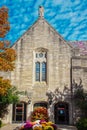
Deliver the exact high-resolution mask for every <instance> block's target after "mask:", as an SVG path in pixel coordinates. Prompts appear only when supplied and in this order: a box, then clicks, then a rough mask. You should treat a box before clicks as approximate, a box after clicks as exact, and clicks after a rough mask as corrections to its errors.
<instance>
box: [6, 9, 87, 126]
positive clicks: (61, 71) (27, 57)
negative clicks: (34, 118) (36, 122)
mask: <svg viewBox="0 0 87 130" xmlns="http://www.w3.org/2000/svg"><path fill="white" fill-rule="evenodd" d="M13 48H14V49H16V52H17V59H16V62H15V70H14V71H13V72H11V73H10V74H7V75H9V78H10V79H11V81H12V84H13V85H15V86H17V87H18V90H22V91H25V93H26V95H21V96H20V103H18V104H12V105H10V106H9V110H10V111H9V115H7V117H6V118H5V119H6V122H10V123H12V122H23V121H25V120H27V119H28V117H29V114H30V113H31V111H32V110H33V108H34V107H36V106H45V107H47V108H48V112H49V116H50V119H51V120H52V121H54V122H55V123H57V124H58V123H59V124H73V113H74V112H73V107H72V102H71V96H70V95H71V84H72V79H73V78H74V79H75V80H76V81H79V78H81V79H82V81H83V86H85V87H86V84H87V57H86V55H82V53H81V50H80V49H79V48H75V47H73V46H72V44H71V43H68V42H67V41H65V40H64V39H63V38H62V36H61V35H60V34H59V33H58V32H56V30H55V29H54V28H53V27H52V26H51V25H50V24H49V23H48V22H47V21H46V20H45V18H44V9H43V7H40V8H39V17H38V19H37V21H36V22H35V23H34V24H33V25H32V26H31V27H30V28H29V29H28V30H27V31H26V32H25V33H24V34H23V36H22V37H20V39H18V41H17V42H16V43H15V44H14V45H13ZM7 73H9V72H7ZM65 86H67V88H68V89H67V90H68V92H67V91H64V87H65ZM85 89H86V88H85ZM50 92H55V95H51V96H52V101H48V97H49V93H50ZM64 92H65V96H64V95H63V94H64ZM52 94H53V93H52Z"/></svg>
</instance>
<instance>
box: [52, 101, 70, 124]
mask: <svg viewBox="0 0 87 130" xmlns="http://www.w3.org/2000/svg"><path fill="white" fill-rule="evenodd" d="M54 117H55V123H56V124H69V104H68V103H66V102H58V103H56V104H55V106H54Z"/></svg>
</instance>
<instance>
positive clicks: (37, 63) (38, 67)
mask: <svg viewBox="0 0 87 130" xmlns="http://www.w3.org/2000/svg"><path fill="white" fill-rule="evenodd" d="M35 73H36V81H40V63H39V62H36V71H35Z"/></svg>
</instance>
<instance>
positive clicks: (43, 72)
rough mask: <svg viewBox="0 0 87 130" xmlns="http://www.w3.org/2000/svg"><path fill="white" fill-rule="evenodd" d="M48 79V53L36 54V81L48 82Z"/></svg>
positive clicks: (40, 52) (39, 52)
mask: <svg viewBox="0 0 87 130" xmlns="http://www.w3.org/2000/svg"><path fill="white" fill-rule="evenodd" d="M46 78H47V52H45V51H38V52H36V53H35V81H39V82H46V81H47V80H46Z"/></svg>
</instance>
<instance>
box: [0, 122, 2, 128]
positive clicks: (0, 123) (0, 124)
mask: <svg viewBox="0 0 87 130" xmlns="http://www.w3.org/2000/svg"><path fill="white" fill-rule="evenodd" d="M1 126H2V121H1V120H0V128H1Z"/></svg>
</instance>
